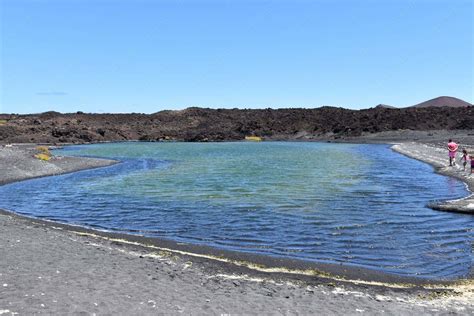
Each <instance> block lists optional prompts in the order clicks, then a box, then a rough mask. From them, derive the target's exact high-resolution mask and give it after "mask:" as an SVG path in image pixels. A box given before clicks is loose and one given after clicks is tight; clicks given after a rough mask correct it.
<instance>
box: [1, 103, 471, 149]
mask: <svg viewBox="0 0 474 316" xmlns="http://www.w3.org/2000/svg"><path fill="white" fill-rule="evenodd" d="M0 122H1V124H0V141H1V142H36V143H39V142H45V143H88V142H101V141H125V140H142V141H160V140H184V141H224V140H241V139H244V137H245V136H248V135H256V136H261V137H264V138H267V139H279V140H280V139H281V140H286V139H298V138H304V139H343V138H345V137H357V136H360V135H363V134H371V133H378V132H385V131H398V130H423V131H430V130H459V129H472V128H473V127H474V108H473V107H458V108H446V107H432V108H414V107H411V108H403V109H392V108H385V107H376V108H371V109H367V110H348V109H343V108H336V107H321V108H317V109H278V110H273V109H263V110H239V109H206V108H188V109H186V110H181V111H162V112H157V113H154V114H85V113H82V112H78V113H69V114H61V113H58V112H47V113H42V114H30V115H13V114H12V115H7V114H2V120H1V121H0Z"/></svg>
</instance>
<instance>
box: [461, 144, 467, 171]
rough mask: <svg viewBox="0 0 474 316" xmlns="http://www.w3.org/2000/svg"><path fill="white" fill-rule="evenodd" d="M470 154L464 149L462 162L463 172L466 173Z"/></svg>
mask: <svg viewBox="0 0 474 316" xmlns="http://www.w3.org/2000/svg"><path fill="white" fill-rule="evenodd" d="M468 156H469V155H468V154H467V150H466V148H464V149H463V150H462V157H461V161H462V166H463V170H464V171H466V164H467V159H468Z"/></svg>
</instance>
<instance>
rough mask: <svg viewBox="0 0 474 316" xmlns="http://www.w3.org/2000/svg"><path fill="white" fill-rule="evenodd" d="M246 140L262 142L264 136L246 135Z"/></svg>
mask: <svg viewBox="0 0 474 316" xmlns="http://www.w3.org/2000/svg"><path fill="white" fill-rule="evenodd" d="M245 140H250V141H253V142H261V141H262V137H259V136H245Z"/></svg>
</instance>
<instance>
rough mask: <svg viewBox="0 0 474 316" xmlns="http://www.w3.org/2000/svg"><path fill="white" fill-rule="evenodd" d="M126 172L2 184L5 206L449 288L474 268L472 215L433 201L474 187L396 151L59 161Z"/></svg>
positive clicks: (258, 150)
mask: <svg viewBox="0 0 474 316" xmlns="http://www.w3.org/2000/svg"><path fill="white" fill-rule="evenodd" d="M56 154H63V155H81V156H94V157H108V158H116V159H120V160H121V161H122V163H120V164H118V165H115V166H112V167H107V168H101V169H96V170H88V171H82V172H77V173H73V174H67V175H61V176H56V177H48V178H40V179H33V180H28V181H23V182H18V183H14V184H10V185H6V186H2V187H0V207H1V208H5V209H10V210H14V211H16V212H18V213H21V214H26V215H32V216H36V217H41V218H48V219H53V220H58V221H62V222H67V223H74V224H80V225H85V226H88V227H93V228H101V229H107V230H114V231H120V232H125V233H132V234H142V235H146V236H151V237H162V238H168V239H173V240H176V241H184V242H189V243H195V244H205V245H210V246H214V247H218V248H224V249H228V250H236V251H245V252H253V253H260V254H266V255H271V256H283V257H291V258H297V259H304V260H310V261H317V262H326V263H342V264H347V265H356V266H362V267H366V268H371V269H376V270H380V271H384V272H389V273H394V274H399V275H405V276H419V277H427V278H439V279H449V278H456V277H462V276H465V275H467V274H468V273H469V270H470V268H471V265H472V259H473V256H472V244H473V240H474V239H473V237H474V233H473V227H474V219H473V217H472V216H467V215H461V214H451V213H443V212H437V211H433V210H431V209H429V208H427V207H426V204H427V203H429V202H431V201H433V200H440V199H453V198H459V197H463V196H465V195H466V194H467V191H466V188H465V186H464V184H463V183H461V182H459V181H457V180H454V179H451V178H447V177H443V176H440V175H437V174H434V173H433V170H432V168H431V167H430V166H428V165H426V164H423V163H421V162H418V161H416V160H412V159H409V158H406V157H404V156H402V155H399V154H396V153H394V152H392V151H391V150H390V148H389V147H388V146H386V145H357V144H325V143H304V142H297V143H291V142H263V143H244V142H242V143H115V144H96V145H87V146H73V147H66V148H65V149H63V150H61V151H59V152H57V153H56Z"/></svg>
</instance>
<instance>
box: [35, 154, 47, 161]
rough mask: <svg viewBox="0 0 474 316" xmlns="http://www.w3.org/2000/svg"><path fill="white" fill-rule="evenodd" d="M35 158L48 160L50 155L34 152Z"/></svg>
mask: <svg viewBox="0 0 474 316" xmlns="http://www.w3.org/2000/svg"><path fill="white" fill-rule="evenodd" d="M35 158H37V159H39V160H44V161H48V160H50V159H51V156H50V155H47V154H43V153H41V154H36V155H35Z"/></svg>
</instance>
